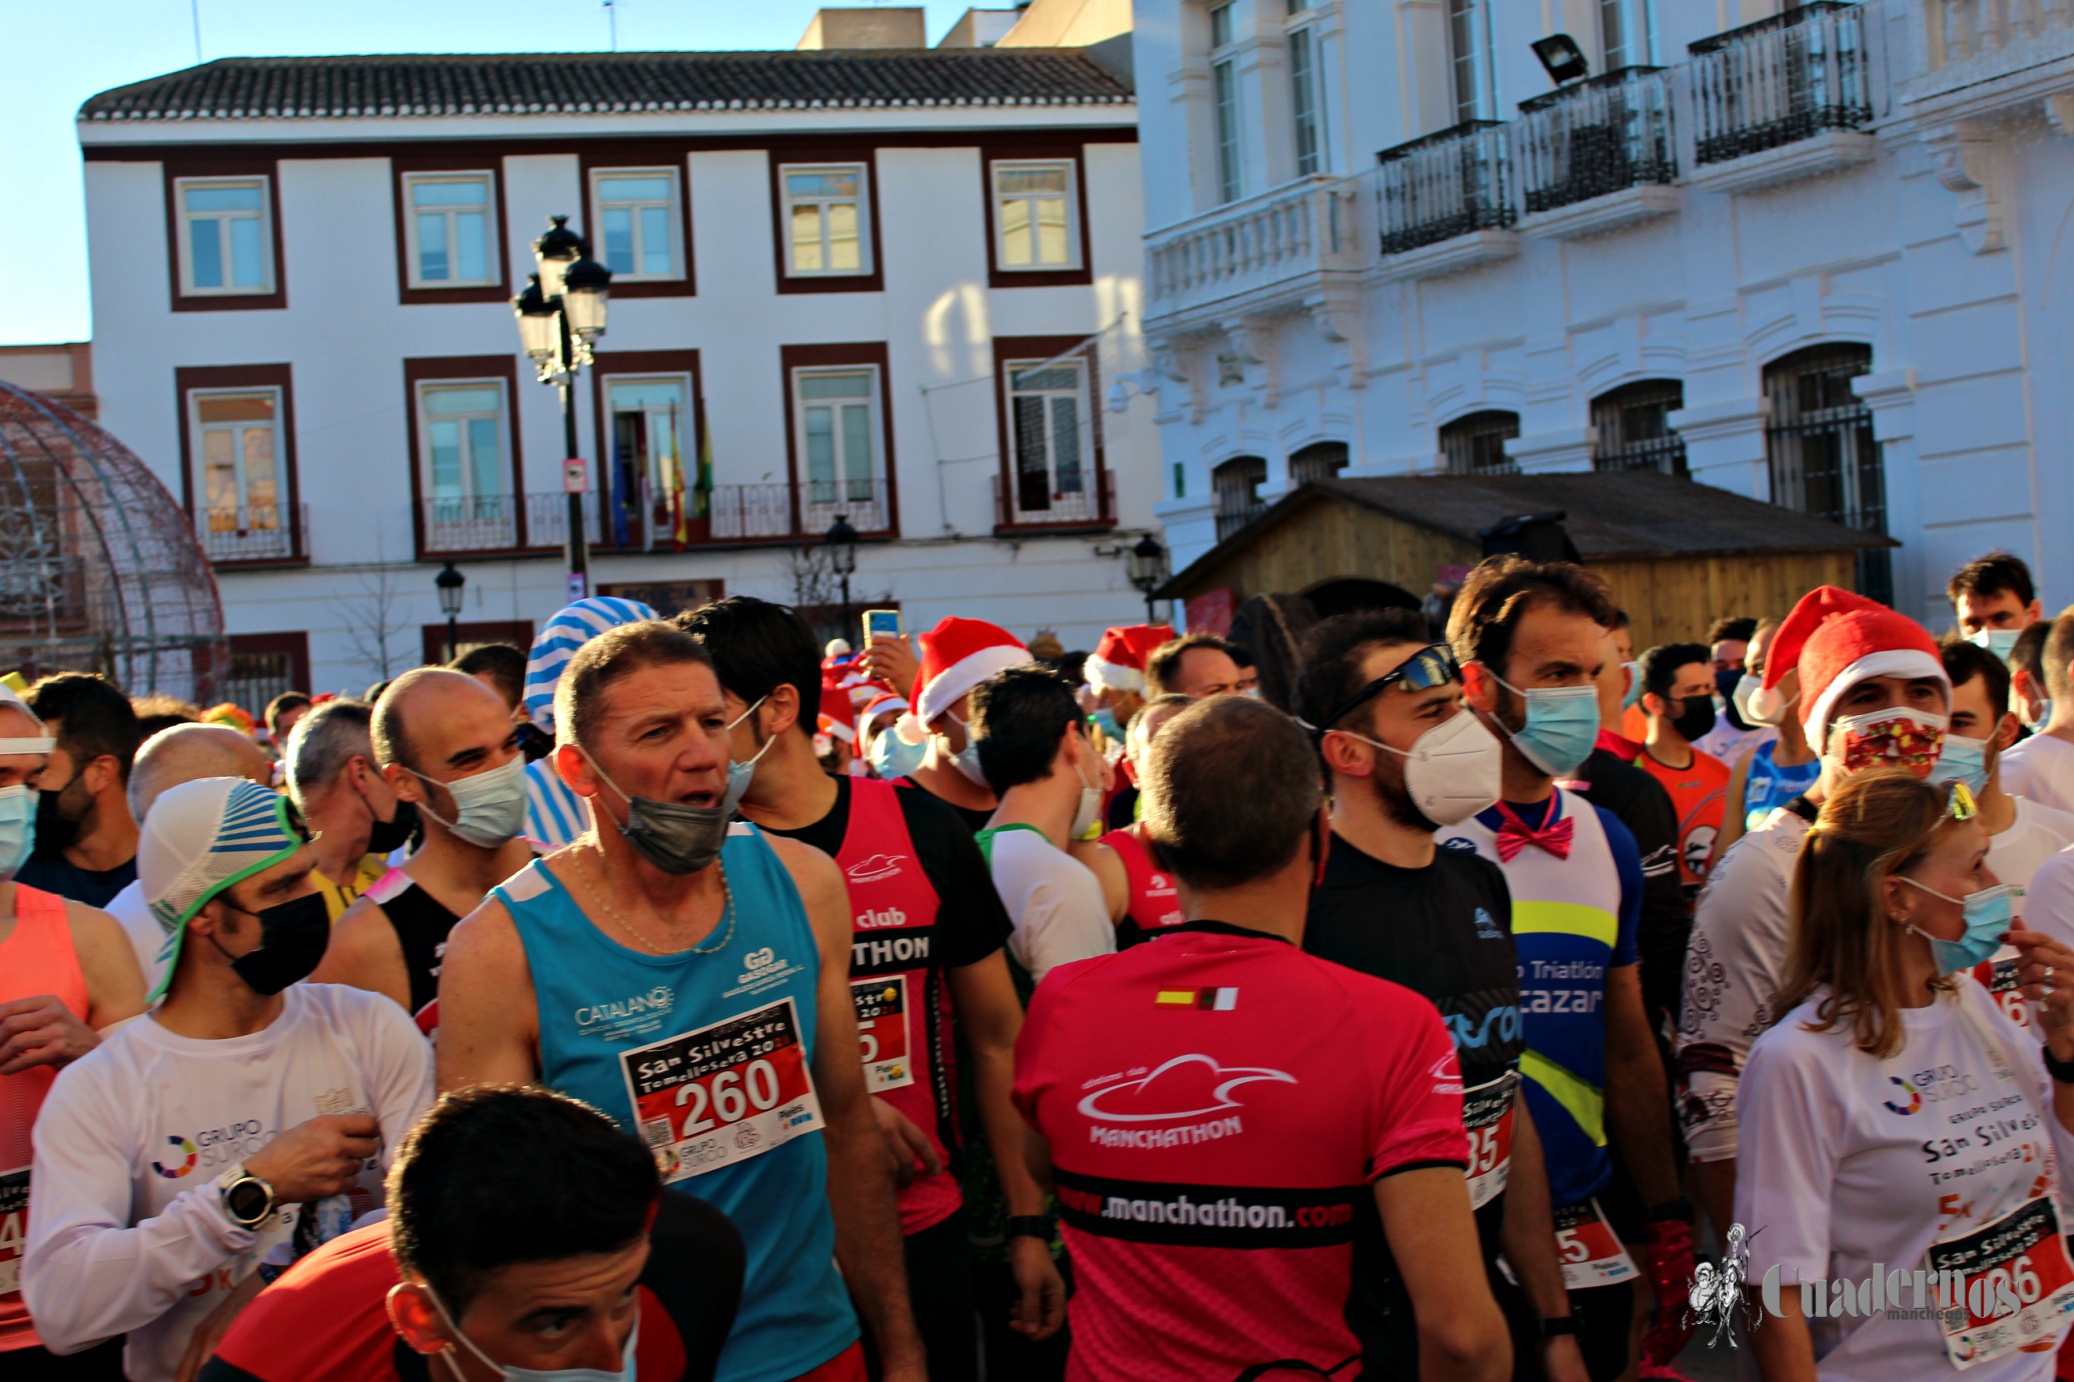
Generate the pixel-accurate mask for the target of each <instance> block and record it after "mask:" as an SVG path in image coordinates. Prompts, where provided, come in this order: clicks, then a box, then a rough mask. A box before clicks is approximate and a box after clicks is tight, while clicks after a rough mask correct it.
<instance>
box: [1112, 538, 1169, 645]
mask: <svg viewBox="0 0 2074 1382" xmlns="http://www.w3.org/2000/svg"><path fill="white" fill-rule="evenodd" d="M1123 555H1124V560H1125V561H1126V562H1128V563H1129V564H1130V566H1129V569H1130V577H1131V584H1132V585H1134V586H1136V587H1137V588H1138V590H1139V592H1140V593H1142V594H1143V595H1144V596H1145V622H1146V623H1148V624H1153V623H1157V622H1158V620H1156V619H1155V618H1154V617H1153V614H1152V592H1153V591H1155V590H1158V589H1159V588H1160V585H1161V584H1162V583H1163V582H1164V581H1165V580H1166V578H1167V549H1166V548H1164V547H1162V546H1160V545H1159V540H1158V539H1157V538H1155V537H1153V535H1152V534H1151V533H1147V534H1145V536H1143V537H1141V538H1139V539H1138V541H1137V543H1136V545H1134V546H1132V547H1130V548H1128V549H1127V550H1126V551H1125V552H1124V554H1123Z"/></svg>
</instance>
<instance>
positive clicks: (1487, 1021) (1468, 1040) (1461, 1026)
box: [1440, 1003, 1520, 1051]
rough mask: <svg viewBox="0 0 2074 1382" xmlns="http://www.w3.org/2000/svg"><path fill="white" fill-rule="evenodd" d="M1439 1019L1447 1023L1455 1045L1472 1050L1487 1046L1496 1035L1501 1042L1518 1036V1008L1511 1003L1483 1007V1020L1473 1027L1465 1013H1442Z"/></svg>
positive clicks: (1511, 1040) (1515, 1039) (1517, 1038)
mask: <svg viewBox="0 0 2074 1382" xmlns="http://www.w3.org/2000/svg"><path fill="white" fill-rule="evenodd" d="M1440 1020H1441V1021H1443V1022H1445V1023H1447V1031H1448V1035H1449V1036H1450V1037H1453V1038H1454V1042H1455V1045H1456V1046H1457V1047H1467V1048H1468V1049H1469V1050H1471V1051H1474V1050H1477V1049H1478V1048H1480V1047H1484V1046H1488V1045H1489V1044H1490V1041H1491V1038H1492V1037H1493V1036H1496V1037H1497V1038H1498V1040H1500V1041H1502V1042H1514V1041H1518V1040H1519V1038H1520V1016H1519V1008H1518V1006H1517V1005H1515V1004H1512V1003H1502V1004H1499V1005H1498V1006H1496V1007H1492V1008H1486V1009H1484V1015H1483V1021H1482V1022H1480V1023H1478V1024H1477V1025H1476V1026H1475V1027H1471V1026H1470V1025H1469V1014H1467V1013H1442V1014H1441V1015H1440Z"/></svg>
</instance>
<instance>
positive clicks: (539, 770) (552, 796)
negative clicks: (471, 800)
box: [520, 595, 655, 854]
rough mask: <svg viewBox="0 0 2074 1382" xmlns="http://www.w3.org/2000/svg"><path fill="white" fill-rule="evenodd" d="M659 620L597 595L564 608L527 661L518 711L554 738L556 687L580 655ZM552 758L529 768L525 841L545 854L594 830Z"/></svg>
mask: <svg viewBox="0 0 2074 1382" xmlns="http://www.w3.org/2000/svg"><path fill="white" fill-rule="evenodd" d="M653 618H655V611H654V610H652V609H650V608H649V607H648V606H646V605H644V604H642V603H641V602H640V601H639V600H622V599H619V598H618V597H616V596H611V595H594V596H591V597H589V598H587V599H582V600H578V601H577V602H576V603H575V604H573V605H565V606H563V607H562V608H561V609H560V610H558V611H556V613H555V616H554V617H553V618H552V619H550V620H548V621H547V622H546V623H545V624H543V625H542V626H541V628H540V633H539V635H538V636H537V637H536V638H534V640H533V650H532V653H531V655H530V656H529V657H528V658H527V660H526V698H525V701H524V703H523V704H522V705H521V706H520V710H521V711H523V712H524V714H525V716H526V718H527V719H529V720H530V721H532V723H533V727H534V728H535V729H537V730H539V731H540V732H541V733H542V734H544V735H547V736H549V737H552V736H553V735H554V733H555V709H554V707H555V687H556V686H557V685H559V684H560V682H561V678H562V669H563V668H565V667H567V666H568V665H569V659H570V658H572V657H574V656H576V650H577V649H578V648H581V647H582V646H583V645H584V644H585V643H587V642H589V641H590V640H591V639H593V638H596V637H597V636H598V635H599V634H601V633H603V632H605V630H607V629H615V628H618V627H620V626H621V625H623V624H635V623H639V622H641V621H642V620H644V619H653ZM552 759H553V755H552V754H548V755H544V756H543V757H541V758H540V759H539V760H538V761H537V762H532V761H529V762H528V763H527V764H526V838H527V839H528V840H531V841H532V842H533V848H535V849H537V850H539V851H540V852H541V853H542V854H545V853H547V852H548V851H550V850H556V849H560V848H561V847H562V846H563V845H566V844H568V843H569V842H570V841H571V840H574V839H575V838H576V837H577V836H578V835H581V834H582V833H583V832H584V831H586V830H588V829H590V828H591V826H593V825H594V824H596V822H594V821H592V820H591V818H590V817H589V816H587V815H585V814H584V810H583V801H582V799H581V798H579V797H578V796H577V795H576V793H574V792H573V791H571V790H569V784H568V783H566V782H564V781H562V779H561V776H560V774H558V773H556V772H555V768H554V763H553V761H552Z"/></svg>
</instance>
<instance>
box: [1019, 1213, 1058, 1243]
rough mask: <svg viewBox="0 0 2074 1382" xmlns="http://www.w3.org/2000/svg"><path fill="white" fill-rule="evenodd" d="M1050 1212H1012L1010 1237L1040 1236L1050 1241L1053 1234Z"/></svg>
mask: <svg viewBox="0 0 2074 1382" xmlns="http://www.w3.org/2000/svg"><path fill="white" fill-rule="evenodd" d="M1052 1228H1053V1225H1052V1221H1051V1215H1049V1214H1011V1215H1009V1216H1008V1236H1009V1237H1010V1238H1039V1239H1042V1240H1043V1241H1045V1242H1047V1243H1049V1242H1050V1241H1051V1235H1052Z"/></svg>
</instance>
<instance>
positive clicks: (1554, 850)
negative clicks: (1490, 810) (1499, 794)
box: [1498, 812, 1577, 864]
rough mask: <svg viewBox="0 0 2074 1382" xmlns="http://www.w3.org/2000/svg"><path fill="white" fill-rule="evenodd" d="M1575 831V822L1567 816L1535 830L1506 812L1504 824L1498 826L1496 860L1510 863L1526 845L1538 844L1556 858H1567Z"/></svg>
mask: <svg viewBox="0 0 2074 1382" xmlns="http://www.w3.org/2000/svg"><path fill="white" fill-rule="evenodd" d="M1576 833H1577V823H1576V822H1575V821H1573V820H1571V819H1570V818H1569V817H1568V816H1565V817H1563V818H1562V819H1561V820H1559V821H1556V822H1554V823H1552V824H1550V825H1544V826H1542V827H1540V828H1539V829H1538V830H1537V829H1536V828H1534V827H1533V826H1530V825H1528V824H1527V823H1526V822H1525V821H1523V820H1521V819H1520V818H1519V817H1518V816H1515V815H1513V814H1512V813H1511V812H1507V813H1506V821H1505V824H1504V825H1502V826H1500V827H1498V861H1499V862H1500V863H1504V864H1509V863H1511V862H1512V860H1513V857H1514V856H1515V855H1517V854H1518V853H1519V852H1520V851H1521V850H1523V849H1525V848H1526V847H1527V846H1528V845H1539V846H1541V848H1543V849H1545V850H1547V851H1548V852H1549V853H1550V854H1553V855H1554V856H1555V857H1556V858H1558V859H1568V858H1569V857H1570V840H1571V837H1572V836H1574V835H1575V834H1576Z"/></svg>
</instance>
